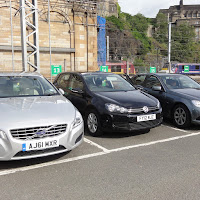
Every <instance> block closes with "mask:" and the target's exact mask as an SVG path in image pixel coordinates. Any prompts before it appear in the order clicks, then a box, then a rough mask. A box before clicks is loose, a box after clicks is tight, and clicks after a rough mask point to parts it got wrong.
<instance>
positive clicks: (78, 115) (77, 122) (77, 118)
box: [73, 110, 83, 128]
mask: <svg viewBox="0 0 200 200" xmlns="http://www.w3.org/2000/svg"><path fill="white" fill-rule="evenodd" d="M82 122H83V118H82V116H81V113H80V112H79V111H78V110H76V115H75V120H74V122H73V128H76V127H77V126H79V125H80V124H81V123H82Z"/></svg>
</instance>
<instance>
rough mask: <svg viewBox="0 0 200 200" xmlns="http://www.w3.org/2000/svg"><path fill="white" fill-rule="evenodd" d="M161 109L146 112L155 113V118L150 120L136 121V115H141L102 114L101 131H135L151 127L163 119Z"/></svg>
mask: <svg viewBox="0 0 200 200" xmlns="http://www.w3.org/2000/svg"><path fill="white" fill-rule="evenodd" d="M161 112H162V110H161V109H160V110H159V111H156V112H152V113H148V114H147V115H150V114H156V119H155V120H152V121H145V122H137V116H139V115H141V114H138V115H124V114H119V115H109V114H107V115H102V116H101V123H102V129H103V131H123V132H124V131H137V130H145V129H151V128H154V127H157V126H159V125H161V123H162V121H163V116H162V113H161Z"/></svg>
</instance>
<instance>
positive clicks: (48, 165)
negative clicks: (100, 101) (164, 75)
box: [0, 122, 200, 200]
mask: <svg viewBox="0 0 200 200" xmlns="http://www.w3.org/2000/svg"><path fill="white" fill-rule="evenodd" d="M199 141H200V127H199V126H193V127H191V128H190V129H187V130H181V129H177V128H175V127H174V126H173V125H172V124H171V123H170V122H164V124H163V125H162V126H160V127H157V128H154V129H152V130H151V131H149V132H134V133H106V134H105V135H104V136H102V137H98V138H94V137H91V136H89V135H88V134H87V133H85V139H84V142H83V143H82V144H81V145H80V146H79V147H78V148H76V149H74V150H73V151H71V152H68V153H65V154H61V155H56V156H51V157H46V158H38V159H31V160H24V161H9V162H0V185H1V187H0V197H1V199H2V200H13V199H14V200H15V199H16V200H18V199H19V200H27V199H37V200H54V199H56V200H65V199H67V200H71V199H72V200H79V199H80V200H84V199H86V200H90V199H95V200H96V199H100V200H101V199H103V200H104V199H105V200H109V199H114V200H116V199H119V200H121V199H125V200H126V199H127V200H129V199H130V200H133V199H134V200H135V199H136V200H137V199H138V200H141V199H142V200H143V199H148V200H149V199H150V200H151V199H152V200H153V199H158V200H162V199H163V200H165V199H166V200H168V199H173V200H174V199H175V200H176V199H178V200H179V199H180V200H183V199H193V200H195V199H198V200H199V199H200V190H199V188H198V187H199V185H200V173H199V172H200V167H199V166H200V156H199V155H200V145H199Z"/></svg>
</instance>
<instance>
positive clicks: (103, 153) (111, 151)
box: [0, 132, 200, 176]
mask: <svg viewBox="0 0 200 200" xmlns="http://www.w3.org/2000/svg"><path fill="white" fill-rule="evenodd" d="M198 135H200V132H199V133H191V134H188V135H183V136H177V137H172V138H168V139H163V140H157V141H152V142H148V143H143V144H138V145H133V146H127V147H121V148H117V149H112V150H108V149H105V148H103V149H104V150H105V151H106V152H104V151H103V152H99V153H93V154H88V155H83V156H78V157H74V158H68V159H64V160H59V161H52V162H48V163H42V164H38V165H33V166H28V167H21V168H16V169H10V170H4V171H0V176H3V175H8V174H13V173H16V172H24V171H29V170H33V169H38V168H43V167H48V166H53V165H58V164H63V163H68V162H72V161H77V160H84V159H87V158H92V157H97V156H102V155H107V154H110V153H113V152H120V151H124V150H129V149H133V148H139V147H146V146H151V145H155V144H159V143H165V142H170V141H175V140H180V139H184V138H188V137H193V136H198ZM90 144H91V143H90ZM98 146H99V145H98Z"/></svg>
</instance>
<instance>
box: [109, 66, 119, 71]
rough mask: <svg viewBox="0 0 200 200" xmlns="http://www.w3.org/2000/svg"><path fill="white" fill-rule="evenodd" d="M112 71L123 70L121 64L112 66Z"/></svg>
mask: <svg viewBox="0 0 200 200" xmlns="http://www.w3.org/2000/svg"><path fill="white" fill-rule="evenodd" d="M111 72H121V66H111Z"/></svg>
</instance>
